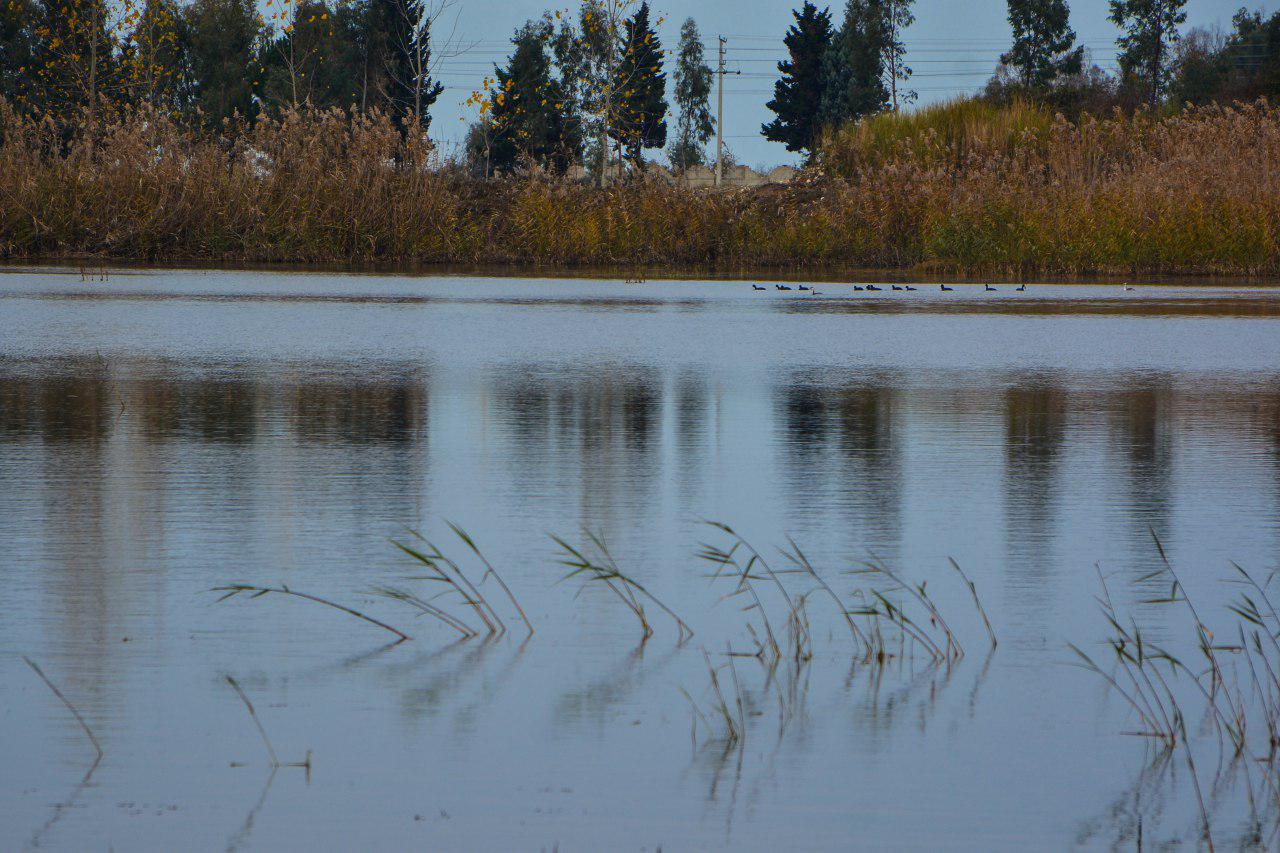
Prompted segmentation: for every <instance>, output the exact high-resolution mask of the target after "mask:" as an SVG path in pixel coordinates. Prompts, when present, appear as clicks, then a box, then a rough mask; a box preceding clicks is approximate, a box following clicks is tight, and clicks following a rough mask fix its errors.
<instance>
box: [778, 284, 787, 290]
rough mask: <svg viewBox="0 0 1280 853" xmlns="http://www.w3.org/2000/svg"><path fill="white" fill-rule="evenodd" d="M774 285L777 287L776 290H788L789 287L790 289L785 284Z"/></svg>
mask: <svg viewBox="0 0 1280 853" xmlns="http://www.w3.org/2000/svg"><path fill="white" fill-rule="evenodd" d="M774 287H776V288H778V290H790V289H791V288H790V287H787V286H786V285H785V284H775V285H774Z"/></svg>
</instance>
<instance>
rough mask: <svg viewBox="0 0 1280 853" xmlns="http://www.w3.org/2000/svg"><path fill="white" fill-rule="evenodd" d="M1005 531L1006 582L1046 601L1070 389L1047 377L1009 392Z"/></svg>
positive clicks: (1024, 596)
mask: <svg viewBox="0 0 1280 853" xmlns="http://www.w3.org/2000/svg"><path fill="white" fill-rule="evenodd" d="M1003 406H1004V480H1003V492H1004V530H1005V551H1006V553H1007V554H1008V559H1009V564H1008V565H1009V572H1008V576H1007V577H1006V582H1007V583H1008V584H1009V585H1010V586H1011V587H1012V588H1014V589H1015V590H1017V592H1018V594H1017V595H1015V597H1014V598H1015V600H1018V601H1021V602H1022V603H1023V604H1032V603H1037V602H1039V603H1041V604H1043V603H1044V602H1045V598H1044V594H1045V592H1046V591H1047V587H1048V585H1049V582H1050V580H1051V577H1052V574H1053V572H1052V567H1053V565H1054V554H1055V549H1054V544H1053V537H1054V530H1055V524H1056V522H1057V519H1058V517H1059V515H1060V503H1061V494H1060V492H1061V483H1060V480H1061V468H1062V450H1063V446H1064V443H1065V441H1066V433H1067V394H1066V393H1065V392H1064V391H1063V390H1062V389H1061V388H1059V387H1057V386H1055V385H1054V384H1052V383H1051V382H1050V381H1048V380H1047V379H1045V378H1043V377H1037V378H1032V379H1028V380H1025V381H1023V382H1021V383H1020V384H1017V385H1015V386H1013V387H1012V388H1010V389H1009V390H1007V391H1006V392H1005V395H1004V401H1003Z"/></svg>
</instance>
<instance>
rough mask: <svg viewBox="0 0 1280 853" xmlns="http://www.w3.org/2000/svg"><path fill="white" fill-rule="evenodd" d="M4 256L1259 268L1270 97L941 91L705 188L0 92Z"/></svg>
mask: <svg viewBox="0 0 1280 853" xmlns="http://www.w3.org/2000/svg"><path fill="white" fill-rule="evenodd" d="M0 257H3V258H7V259H13V260H17V259H50V258H67V257H80V258H95V259H103V260H105V259H117V260H132V261H175V260H182V261H214V262H231V263H235V262H241V263H259V262H291V263H379V262H394V263H411V264H537V265H542V266H558V267H564V268H569V267H577V266H588V265H590V266H614V265H669V266H699V267H704V268H705V267H712V268H721V269H733V268H741V267H747V266H757V267H761V266H773V267H788V268H792V269H806V268H813V269H818V268H829V267H833V266H847V267H862V268H879V269H914V270H917V271H920V270H926V271H937V272H940V273H941V272H946V273H958V274H987V275H1009V276H1025V275H1032V274H1038V275H1055V274H1065V275H1075V274H1090V273H1117V274H1134V275H1143V274H1174V275H1178V274H1218V275H1256V276H1262V275H1274V274H1277V273H1280V111H1278V110H1277V109H1276V108H1274V107H1271V106H1270V105H1268V104H1266V103H1265V102H1258V103H1254V104H1244V105H1236V106H1232V107H1225V106H1210V107H1201V108H1194V109H1187V110H1185V111H1182V112H1178V113H1175V114H1161V115H1157V114H1149V113H1138V114H1136V115H1132V116H1124V115H1119V114H1117V115H1116V116H1114V117H1111V118H1105V119H1098V118H1093V117H1089V116H1085V117H1083V118H1081V119H1080V120H1079V121H1077V122H1071V121H1068V120H1066V119H1064V118H1061V117H1058V116H1053V115H1050V114H1048V113H1046V112H1045V111H1043V110H1042V109H1040V108H1037V107H1034V106H1029V105H1026V104H1017V103H1015V104H1013V105H1011V106H1005V107H995V106H990V105H986V104H977V103H976V102H958V103H954V104H948V105H943V106H940V107H935V108H931V109H927V110H922V111H918V112H916V113H911V114H898V115H893V114H891V115H885V116H881V117H878V118H876V119H873V120H870V121H866V122H862V123H860V124H856V125H851V126H849V127H847V128H845V129H843V130H841V131H839V132H837V133H835V134H833V135H832V136H831V137H830V138H829V139H828V140H827V142H826V145H825V146H824V149H823V154H822V156H821V158H820V159H819V161H818V162H816V163H815V164H814V165H813V166H812V167H810V168H809V169H806V170H805V171H804V172H803V173H802V174H801V177H800V178H799V179H798V180H797V181H795V182H793V183H792V184H790V185H785V186H770V187H764V188H759V189H754V190H738V191H728V192H722V193H716V192H707V191H695V190H690V189H687V188H683V187H679V186H671V185H669V184H667V183H663V182H661V181H659V180H656V179H648V180H642V179H635V180H631V181H627V182H624V183H620V184H616V185H613V186H609V187H605V188H603V189H601V188H596V187H594V186H591V185H588V184H582V183H575V182H570V181H567V180H563V179H559V178H555V177H551V176H546V175H524V176H519V177H510V178H505V179H497V180H489V181H483V180H476V179H473V178H470V177H468V176H467V175H466V172H465V170H464V169H463V168H461V167H460V166H458V165H456V164H451V163H448V162H443V161H441V160H440V158H439V157H438V156H437V155H436V153H435V152H434V151H433V150H432V148H431V147H430V146H429V145H427V144H424V143H423V142H421V141H420V140H416V139H413V138H409V139H406V138H404V137H403V136H402V134H401V133H400V132H399V131H398V130H397V128H396V127H395V126H394V125H393V124H392V123H391V122H390V121H389V120H388V119H386V118H385V117H382V116H376V115H374V116H350V115H346V114H344V113H342V112H341V111H300V112H293V113H288V114H285V115H284V116H283V117H282V118H280V119H278V120H273V119H260V120H258V121H257V122H256V123H254V124H253V125H248V124H237V123H228V124H225V125H223V127H222V128H221V129H220V131H219V132H218V133H217V134H210V133H209V132H208V131H205V130H198V129H195V128H190V127H186V126H184V125H182V124H181V123H179V122H178V121H176V120H174V119H171V118H169V117H167V116H165V115H163V114H161V113H158V112H155V111H151V110H148V109H146V108H138V109H136V110H134V111H132V112H126V113H124V114H122V115H120V116H119V117H117V118H115V119H114V120H112V121H111V122H100V123H98V124H97V125H94V126H92V127H91V128H86V127H84V126H80V127H78V128H75V129H68V128H67V127H64V126H60V125H58V124H57V123H56V122H54V121H53V120H52V119H50V118H43V119H40V118H33V117H30V116H24V115H20V114H18V113H17V112H15V111H14V110H13V109H11V108H10V107H9V106H8V105H6V104H3V103H0Z"/></svg>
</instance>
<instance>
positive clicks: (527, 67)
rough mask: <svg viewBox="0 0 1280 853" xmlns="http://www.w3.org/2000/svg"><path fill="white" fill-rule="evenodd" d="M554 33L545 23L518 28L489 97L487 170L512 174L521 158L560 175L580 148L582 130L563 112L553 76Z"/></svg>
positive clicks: (498, 70)
mask: <svg viewBox="0 0 1280 853" xmlns="http://www.w3.org/2000/svg"><path fill="white" fill-rule="evenodd" d="M552 35H553V33H552V30H551V25H550V24H549V23H548V22H547V21H546V20H545V19H543V20H539V21H529V22H528V23H526V24H525V25H524V26H523V27H521V28H520V29H518V30H516V34H515V37H514V38H512V40H511V41H512V44H514V45H515V50H514V51H513V52H512V54H511V58H510V59H509V60H508V62H507V66H506V67H505V68H496V67H495V69H494V73H495V76H496V78H497V79H496V81H495V82H494V85H493V88H492V89H491V90H490V91H489V93H488V96H487V104H488V109H487V110H486V120H487V122H488V130H489V132H490V137H489V139H488V140H487V141H486V148H487V152H486V153H487V158H488V164H487V167H488V168H487V169H486V172H488V171H490V170H492V171H510V170H511V169H513V168H514V167H516V166H517V165H519V163H520V161H521V159H522V158H527V159H528V160H530V161H532V162H533V163H536V164H538V165H541V166H543V167H544V168H547V169H550V170H551V171H554V172H563V171H564V170H565V169H566V168H567V167H568V166H569V164H570V163H572V162H575V161H576V160H577V158H578V156H579V154H580V153H581V150H582V135H581V128H580V127H579V126H578V125H577V124H576V122H574V121H573V117H572V112H571V111H568V110H566V109H565V108H564V107H565V104H564V93H563V91H562V89H561V86H560V83H559V81H558V80H557V79H556V77H555V75H554V73H553V72H554V70H555V69H554V68H553V67H552V63H551V57H550V55H549V53H548V44H549V42H550V40H551V37H552Z"/></svg>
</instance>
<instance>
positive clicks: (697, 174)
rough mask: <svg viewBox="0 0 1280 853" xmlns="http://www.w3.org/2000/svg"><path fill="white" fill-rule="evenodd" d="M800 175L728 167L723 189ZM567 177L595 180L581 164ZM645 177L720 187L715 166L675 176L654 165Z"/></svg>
mask: <svg viewBox="0 0 1280 853" xmlns="http://www.w3.org/2000/svg"><path fill="white" fill-rule="evenodd" d="M798 174H799V170H797V169H793V168H792V167H790V166H778V167H776V168H774V169H771V170H770V171H768V172H757V171H755V170H754V169H751V168H748V167H747V166H728V167H726V168H725V170H724V181H723V183H722V186H723V187H724V188H726V189H742V188H746V187H759V186H763V185H765V184H785V183H788V182H790V181H791V180H792V179H793V178H794V177H795V176H796V175H798ZM566 177H567V178H569V179H570V180H573V181H589V180H590V179H591V177H590V175H589V174H588V172H587V170H586V169H584V168H583V167H582V166H580V165H577V164H574V165H572V166H570V167H569V171H568V172H567V173H566ZM645 177H646V178H647V179H648V180H650V181H665V182H667V183H672V184H674V183H681V184H684V185H686V186H689V187H693V188H695V189H710V188H712V187H714V186H715V183H716V170H715V167H714V166H694V167H692V168H691V169H688V170H687V171H685V172H684V173H683V174H674V173H672V172H671V170H670V169H668V168H666V167H665V166H662V165H660V164H658V163H650V164H649V165H648V167H647V168H646V169H645Z"/></svg>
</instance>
